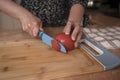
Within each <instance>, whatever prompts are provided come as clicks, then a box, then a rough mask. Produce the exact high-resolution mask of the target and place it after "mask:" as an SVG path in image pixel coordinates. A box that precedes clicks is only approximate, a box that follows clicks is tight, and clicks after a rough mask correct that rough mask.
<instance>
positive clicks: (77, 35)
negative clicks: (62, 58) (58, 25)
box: [63, 21, 83, 47]
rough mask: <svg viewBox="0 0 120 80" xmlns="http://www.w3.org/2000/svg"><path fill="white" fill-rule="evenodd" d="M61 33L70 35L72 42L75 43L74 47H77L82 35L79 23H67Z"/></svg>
mask: <svg viewBox="0 0 120 80" xmlns="http://www.w3.org/2000/svg"><path fill="white" fill-rule="evenodd" d="M63 32H65V34H66V35H69V34H71V38H72V40H74V41H75V44H74V45H75V47H78V43H79V42H80V39H81V36H82V33H83V27H82V26H81V25H80V23H78V22H74V21H68V22H67V24H66V26H65V28H64V31H63Z"/></svg>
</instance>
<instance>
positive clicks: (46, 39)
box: [38, 32, 67, 53]
mask: <svg viewBox="0 0 120 80" xmlns="http://www.w3.org/2000/svg"><path fill="white" fill-rule="evenodd" d="M38 36H39V37H40V38H41V39H42V41H43V42H44V43H45V44H47V45H48V46H50V47H52V44H51V41H52V40H55V39H53V38H52V37H51V36H49V35H47V34H46V33H44V32H39V35H38ZM56 41H57V40H56ZM57 43H58V44H59V46H60V51H61V52H63V53H66V52H67V51H66V49H65V47H64V46H63V45H62V44H61V43H60V42H58V41H57Z"/></svg>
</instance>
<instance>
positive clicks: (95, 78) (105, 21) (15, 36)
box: [0, 13, 120, 80]
mask: <svg viewBox="0 0 120 80" xmlns="http://www.w3.org/2000/svg"><path fill="white" fill-rule="evenodd" d="M90 14H91V18H92V20H91V23H90V25H89V26H88V27H95V28H98V27H103V28H105V27H113V26H119V27H120V19H118V18H114V17H110V16H105V15H104V14H101V13H96V14H95V13H90ZM5 17H6V16H5ZM2 18H3V17H2ZM9 19H10V21H11V18H9ZM1 22H3V21H1ZM8 22H9V20H8ZM4 23H5V22H4ZM0 24H1V25H0V26H5V24H3V23H0ZM8 24H10V26H12V28H14V27H15V31H14V30H12V29H11V28H10V27H9V25H8ZM8 24H7V26H5V27H6V28H4V27H2V28H1V29H0V33H1V34H0V37H1V38H0V42H1V44H2V43H4V42H7V41H16V42H18V41H22V40H23V39H25V40H29V39H30V40H33V38H31V37H30V36H29V35H28V34H26V33H25V32H23V31H22V30H21V28H18V29H19V30H18V29H17V28H16V26H17V23H15V22H14V21H13V22H11V23H8ZM19 26H20V25H19ZM62 29H63V27H59V28H58V27H55V28H54V31H53V27H49V28H46V29H45V30H46V32H47V33H51V34H50V35H51V36H54V34H55V33H59V32H61V31H62ZM20 33H21V34H20ZM11 37H12V38H11ZM6 44H7V43H6ZM31 44H32V42H31ZM14 45H15V44H14ZM14 45H13V46H14ZM32 45H33V44H32ZM38 45H39V44H38ZM42 45H43V44H42ZM2 46H3V47H4V45H2ZM27 46H28V47H30V45H27ZM1 50H2V49H1ZM8 50H9V49H8ZM110 51H111V52H112V53H114V54H117V55H118V56H119V57H120V54H119V53H120V49H112V50H110ZM0 54H4V53H0ZM9 55H10V54H9ZM9 55H8V56H9ZM18 56H19V55H18ZM30 56H32V55H31V54H30ZM43 56H44V55H43ZM48 56H50V55H48ZM56 56H62V57H64V55H61V54H58V55H56ZM2 57H3V58H4V59H3V60H2ZM12 57H15V56H12ZM52 57H53V55H52ZM6 58H7V56H0V59H1V60H2V62H5V61H6ZM30 58H31V57H30ZM12 59H13V61H15V60H17V61H19V60H26V58H25V57H21V58H19V57H18V58H17V57H16V58H12ZM31 59H33V60H34V58H31ZM43 60H44V59H43ZM66 60H67V59H66ZM68 60H69V59H68ZM15 64H17V62H16V63H15ZM96 64H97V63H96ZM0 66H2V65H0ZM23 67H24V65H23ZM74 67H75V68H77V67H76V66H73V68H74ZM20 68H22V67H20ZM31 68H32V67H31ZM42 69H43V70H44V68H42ZM10 70H12V68H10ZM28 70H29V69H28ZM38 70H39V69H38ZM38 70H37V69H36V73H37V71H38ZM7 71H9V67H7V66H6V67H4V68H1V67H0V73H1V72H2V73H5V72H7ZM22 71H24V70H22ZM22 71H21V72H22ZM26 71H27V70H26ZM23 73H24V72H23ZM25 73H26V72H25ZM42 73H43V75H44V71H43V72H40V73H39V75H41V76H39V77H38V75H37V77H38V79H40V80H42V79H41V77H42ZM21 74H22V73H21ZM10 75H11V74H8V75H7V76H10ZM14 75H16V76H17V74H15V73H14ZM30 75H31V77H27V76H29V75H24V76H21V77H23V78H17V77H15V78H11V79H9V80H23V79H24V80H37V79H36V78H34V77H36V75H34V74H30ZM65 75H66V74H65ZM4 76H5V75H4ZM4 76H3V77H4ZM18 77H20V76H18ZM101 79H102V80H108V79H109V80H119V79H120V67H117V68H115V69H113V70H108V71H100V72H95V73H88V74H79V75H72V76H67V77H64V75H63V77H57V78H54V79H52V80H101ZM3 80H8V79H7V78H4V79H3Z"/></svg>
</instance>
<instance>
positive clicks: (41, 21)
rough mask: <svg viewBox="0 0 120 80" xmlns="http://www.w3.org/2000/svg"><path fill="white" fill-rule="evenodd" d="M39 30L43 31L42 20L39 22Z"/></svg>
mask: <svg viewBox="0 0 120 80" xmlns="http://www.w3.org/2000/svg"><path fill="white" fill-rule="evenodd" d="M39 29H40V31H44V30H43V28H42V21H41V22H40V28H39Z"/></svg>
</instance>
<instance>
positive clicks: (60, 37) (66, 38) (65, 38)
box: [55, 33, 75, 51]
mask: <svg viewBox="0 0 120 80" xmlns="http://www.w3.org/2000/svg"><path fill="white" fill-rule="evenodd" d="M55 39H56V40H57V41H59V42H61V43H62V44H63V46H64V47H65V49H66V50H67V51H70V50H72V49H74V48H75V46H74V42H75V41H73V40H72V39H71V35H66V34H65V33H59V34H57V35H56V36H55Z"/></svg>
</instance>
